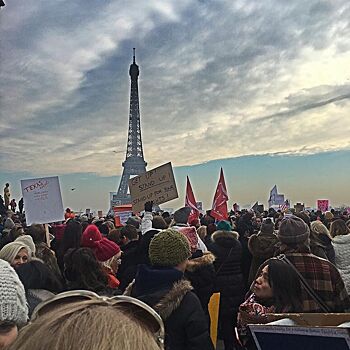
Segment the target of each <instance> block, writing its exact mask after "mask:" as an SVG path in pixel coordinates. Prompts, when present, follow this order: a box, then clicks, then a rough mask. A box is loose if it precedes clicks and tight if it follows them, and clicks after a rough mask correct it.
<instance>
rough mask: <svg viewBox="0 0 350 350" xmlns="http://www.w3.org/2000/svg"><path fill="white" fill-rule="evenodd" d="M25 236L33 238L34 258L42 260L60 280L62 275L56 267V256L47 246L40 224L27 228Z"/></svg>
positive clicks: (43, 230)
mask: <svg viewBox="0 0 350 350" xmlns="http://www.w3.org/2000/svg"><path fill="white" fill-rule="evenodd" d="M27 234H28V235H30V236H31V237H32V238H33V242H34V244H35V250H36V252H35V255H36V257H37V258H38V259H40V260H42V261H43V262H44V263H45V264H46V265H47V266H48V267H49V268H50V269H51V271H52V272H53V273H54V274H55V275H56V277H57V278H58V279H59V280H62V274H61V271H60V269H59V267H58V264H57V259H56V256H55V254H54V252H53V251H52V250H51V249H50V248H49V246H48V245H47V242H46V231H45V228H44V226H43V225H41V224H33V225H31V226H29V227H28V228H27Z"/></svg>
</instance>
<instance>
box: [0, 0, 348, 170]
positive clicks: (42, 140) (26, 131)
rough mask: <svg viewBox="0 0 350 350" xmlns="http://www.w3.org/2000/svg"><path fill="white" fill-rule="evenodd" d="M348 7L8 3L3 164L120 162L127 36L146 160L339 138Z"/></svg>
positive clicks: (267, 149)
mask: <svg viewBox="0 0 350 350" xmlns="http://www.w3.org/2000/svg"><path fill="white" fill-rule="evenodd" d="M4 14H6V15H7V16H4ZM349 14H350V4H349V3H348V2H347V1H346V0H335V1H334V2H332V3H329V2H319V1H316V0H315V1H306V0H305V1H302V0H299V1H295V2H293V3H289V4H285V3H281V2H279V1H277V0H275V1H273V0H270V1H264V2H261V1H235V2H232V1H226V2H224V1H222V2H221V1H220V2H215V3H212V2H206V1H190V0H188V1H186V0H182V1H171V0H167V1H157V0H152V1H134V2H126V1H109V2H98V1H95V0H90V1H89V4H88V3H86V2H79V1H77V2H74V3H73V2H69V1H63V0H62V1H60V2H57V1H55V2H53V1H34V0H32V1H26V4H25V5H24V4H23V3H22V2H21V1H13V2H11V3H9V4H8V5H7V6H6V7H5V8H4V9H3V10H2V11H1V13H0V15H1V16H3V18H1V20H2V21H1V23H2V24H1V27H2V31H3V32H4V34H5V35H4V37H5V40H3V41H2V42H1V44H0V48H1V51H2V52H4V53H3V55H2V60H1V66H0V93H1V112H0V113H1V116H2V117H1V119H0V126H1V131H0V133H1V135H0V136H1V138H0V148H1V156H2V158H3V159H4V160H5V161H6V163H7V164H9V165H8V167H7V170H8V171H18V170H21V169H26V170H28V171H29V172H33V173H57V172H59V173H70V172H97V173H99V174H104V175H113V174H115V173H116V172H117V171H120V170H121V166H120V164H121V161H122V160H123V158H124V157H125V155H124V154H123V153H113V151H114V150H117V151H118V152H119V151H121V152H123V151H124V150H125V145H126V137H127V116H128V110H127V109H128V105H129V101H128V98H129V96H128V94H129V80H128V75H127V71H128V65H129V64H130V60H131V48H132V47H133V46H137V62H138V63H139V64H140V69H141V75H140V96H141V106H140V107H141V118H142V127H143V135H142V137H143V141H144V153H145V157H146V161H148V163H149V166H150V167H151V166H155V165H159V164H160V163H162V162H163V161H168V160H171V161H172V162H173V164H174V165H189V164H193V163H199V162H205V161H208V160H210V159H215V158H227V157H232V156H239V155H249V154H265V153H272V154H273V153H276V152H281V153H296V154H308V153H312V152H321V151H327V150H338V149H348V148H349V147H350V145H349V138H348V134H349V131H350V130H349V128H350V127H349V126H347V124H346V123H345V124H344V120H346V118H347V116H348V114H349V111H350V103H349V98H347V97H346V96H348V94H350V85H349V79H350V68H349V67H350V54H349V51H348V50H347V48H349V47H350V41H349V34H350V33H349V31H350V20H349V18H350V16H348V15H349ZM126 51H127V52H126ZM349 96H350V95H349ZM330 125H331V126H332V127H330Z"/></svg>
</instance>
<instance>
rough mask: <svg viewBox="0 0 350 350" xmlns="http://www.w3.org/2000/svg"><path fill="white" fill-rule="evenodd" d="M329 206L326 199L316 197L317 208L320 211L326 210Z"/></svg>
mask: <svg viewBox="0 0 350 350" xmlns="http://www.w3.org/2000/svg"><path fill="white" fill-rule="evenodd" d="M328 208H329V200H328V199H318V200H317V209H318V210H321V212H322V213H324V212H326V211H327V210H328Z"/></svg>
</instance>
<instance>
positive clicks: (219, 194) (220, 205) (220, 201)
mask: <svg viewBox="0 0 350 350" xmlns="http://www.w3.org/2000/svg"><path fill="white" fill-rule="evenodd" d="M227 201H228V195H227V190H226V184H225V179H224V172H223V170H222V168H221V171H220V178H219V182H218V185H217V187H216V191H215V195H214V200H213V206H212V209H211V214H210V215H211V216H213V217H214V218H215V219H217V220H227V219H228V215H227Z"/></svg>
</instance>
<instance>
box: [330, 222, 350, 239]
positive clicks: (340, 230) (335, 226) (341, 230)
mask: <svg viewBox="0 0 350 350" xmlns="http://www.w3.org/2000/svg"><path fill="white" fill-rule="evenodd" d="M329 232H330V234H331V236H332V237H333V238H334V237H335V236H340V235H347V234H348V233H350V230H349V228H348V227H347V226H346V223H345V221H344V220H342V219H337V220H334V221H333V222H332V223H331V227H330V228H329Z"/></svg>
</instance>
